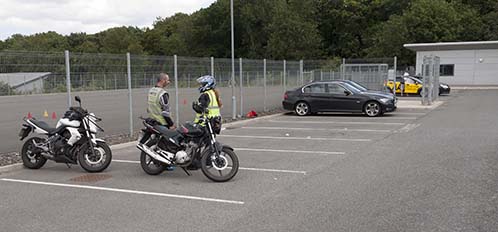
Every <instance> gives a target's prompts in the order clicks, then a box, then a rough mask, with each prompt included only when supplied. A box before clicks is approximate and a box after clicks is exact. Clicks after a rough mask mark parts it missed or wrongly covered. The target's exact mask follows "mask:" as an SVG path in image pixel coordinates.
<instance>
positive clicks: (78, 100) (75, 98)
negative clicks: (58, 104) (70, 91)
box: [74, 96, 81, 104]
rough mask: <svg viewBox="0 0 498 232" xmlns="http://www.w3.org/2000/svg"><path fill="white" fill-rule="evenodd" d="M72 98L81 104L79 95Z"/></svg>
mask: <svg viewBox="0 0 498 232" xmlns="http://www.w3.org/2000/svg"><path fill="white" fill-rule="evenodd" d="M74 100H76V101H77V102H78V103H80V104H81V98H80V96H76V97H74Z"/></svg>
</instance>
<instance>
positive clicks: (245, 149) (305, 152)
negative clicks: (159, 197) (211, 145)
mask: <svg viewBox="0 0 498 232" xmlns="http://www.w3.org/2000/svg"><path fill="white" fill-rule="evenodd" d="M233 149H234V150H235V151H261V152H281V153H304V154H318V155H345V154H346V152H338V151H299V150H274V149H254V148H242V147H234V148H233Z"/></svg>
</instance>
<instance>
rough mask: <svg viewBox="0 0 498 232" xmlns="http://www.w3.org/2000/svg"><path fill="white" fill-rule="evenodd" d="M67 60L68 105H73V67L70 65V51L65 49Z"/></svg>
mask: <svg viewBox="0 0 498 232" xmlns="http://www.w3.org/2000/svg"><path fill="white" fill-rule="evenodd" d="M64 56H65V58H66V59H65V60H66V88H67V105H68V106H71V68H70V67H69V51H68V50H65V51H64Z"/></svg>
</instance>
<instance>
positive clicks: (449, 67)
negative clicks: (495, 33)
mask: <svg viewBox="0 0 498 232" xmlns="http://www.w3.org/2000/svg"><path fill="white" fill-rule="evenodd" d="M404 47H405V48H408V49H410V50H412V51H415V52H417V61H416V62H417V64H416V74H420V73H422V63H423V59H424V56H430V55H434V56H438V57H439V58H440V65H441V66H440V81H441V82H445V83H448V84H450V85H498V41H475V42H444V43H418V44H405V45H404Z"/></svg>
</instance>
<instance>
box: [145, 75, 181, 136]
mask: <svg viewBox="0 0 498 232" xmlns="http://www.w3.org/2000/svg"><path fill="white" fill-rule="evenodd" d="M169 83H170V81H169V76H168V74H166V73H161V74H159V78H157V84H156V86H155V87H153V88H151V89H150V90H149V95H148V99H147V102H148V105H149V106H148V108H147V112H148V113H149V116H150V117H151V118H153V119H155V120H156V121H157V122H159V123H160V124H161V125H163V126H165V127H167V128H169V129H175V128H176V127H175V125H174V123H173V120H172V119H171V111H170V107H169V94H168V92H166V90H165V89H164V88H166V87H167V86H168V85H169Z"/></svg>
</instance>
